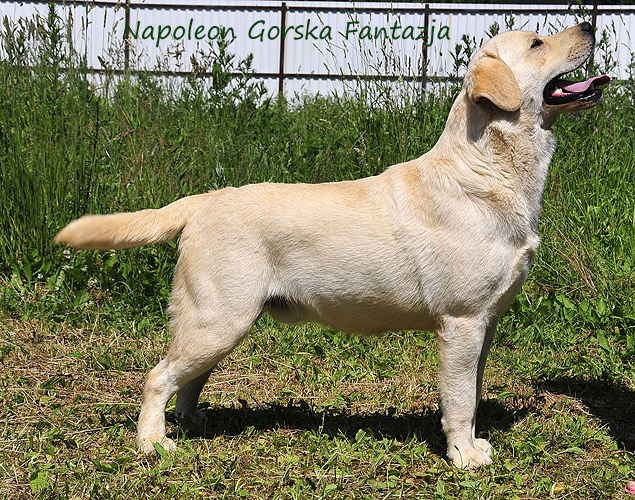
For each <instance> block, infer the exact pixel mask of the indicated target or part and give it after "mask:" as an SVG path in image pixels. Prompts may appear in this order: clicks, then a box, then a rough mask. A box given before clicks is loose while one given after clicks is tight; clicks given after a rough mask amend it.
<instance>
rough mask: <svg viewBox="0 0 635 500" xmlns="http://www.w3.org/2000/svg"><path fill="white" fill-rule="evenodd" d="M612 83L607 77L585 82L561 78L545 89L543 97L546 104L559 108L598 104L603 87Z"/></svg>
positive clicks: (551, 82)
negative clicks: (572, 103)
mask: <svg viewBox="0 0 635 500" xmlns="http://www.w3.org/2000/svg"><path fill="white" fill-rule="evenodd" d="M610 81H611V78H610V77H609V76H607V75H601V76H594V77H592V78H589V79H588V80H586V81H584V82H572V81H569V80H563V79H561V78H560V76H558V77H556V78H554V79H553V80H551V81H550V82H549V83H548V84H547V86H546V87H545V90H544V93H543V96H544V99H545V103H547V104H548V105H550V106H559V105H561V104H568V103H570V102H574V101H577V102H580V103H588V102H596V101H598V100H599V99H600V98H601V97H602V89H601V88H600V87H601V86H602V85H605V84H607V83H608V82H610Z"/></svg>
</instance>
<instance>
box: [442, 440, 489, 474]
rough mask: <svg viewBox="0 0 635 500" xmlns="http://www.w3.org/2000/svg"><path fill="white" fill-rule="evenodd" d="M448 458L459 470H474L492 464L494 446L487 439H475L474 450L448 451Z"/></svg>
mask: <svg viewBox="0 0 635 500" xmlns="http://www.w3.org/2000/svg"><path fill="white" fill-rule="evenodd" d="M448 458H449V459H450V460H452V463H453V464H454V466H455V467H458V468H459V469H473V468H475V467H479V466H481V465H487V464H491V463H492V445H491V444H489V442H487V440H485V439H475V440H474V447H473V448H464V449H458V448H456V447H455V448H453V449H451V450H448Z"/></svg>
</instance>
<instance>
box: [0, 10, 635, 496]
mask: <svg viewBox="0 0 635 500" xmlns="http://www.w3.org/2000/svg"><path fill="white" fill-rule="evenodd" d="M6 33H11V36H9V35H7V34H6ZM6 33H5V39H4V41H3V44H4V45H3V47H4V48H5V50H6V52H7V54H8V57H7V59H5V60H3V61H2V62H0V83H1V85H0V169H1V175H2V183H0V202H1V203H0V207H1V209H0V249H1V250H0V251H1V252H2V259H1V260H0V498H7V499H9V498H11V499H14V498H43V499H48V498H91V499H92V498H166V499H167V498H197V497H201V498H210V497H217V498H297V499H304V498H334V499H338V498H341V499H348V498H373V499H374V498H396V497H397V498H398V497H402V498H426V499H427V498H447V499H450V498H464V499H471V498H473V499H477V498H519V499H520V498H567V499H570V498H580V499H590V498H626V495H625V494H624V493H623V490H624V485H625V483H626V481H627V480H634V479H635V456H634V454H633V451H634V448H635V435H634V433H635V427H634V425H633V412H634V410H633V409H634V408H635V362H634V357H635V310H634V304H635V293H634V287H635V251H634V250H633V249H634V248H635V194H634V193H635V189H634V188H635V182H634V178H633V176H634V172H635V152H634V151H633V148H634V144H635V131H634V129H633V125H632V117H633V116H634V114H635V99H634V96H635V94H634V93H633V82H630V83H629V84H626V85H622V84H613V85H611V86H610V87H609V89H608V90H607V92H606V101H605V103H604V104H603V105H601V106H599V107H597V108H595V109H593V110H591V111H588V112H585V113H583V114H580V115H575V116H563V117H561V119H560V120H559V122H558V123H557V125H556V135H557V137H558V141H559V142H558V150H557V153H556V155H555V157H554V161H553V164H552V168H551V171H550V176H549V180H548V184H547V189H546V192H545V199H544V210H543V215H542V218H541V223H540V228H539V233H540V235H541V237H542V244H541V247H540V250H539V253H538V256H537V258H536V261H535V264H534V267H533V269H532V271H531V274H530V278H529V280H528V282H527V283H526V285H525V286H524V288H523V290H522V292H521V294H520V295H519V297H518V298H517V300H516V301H515V303H514V305H513V306H512V308H511V310H510V312H509V313H508V314H507V315H506V316H505V317H504V318H503V319H502V320H501V324H500V328H499V333H498V335H497V338H496V341H495V345H494V348H493V351H492V354H491V356H490V360H489V364H488V368H487V371H486V376H485V388H484V401H483V403H482V404H481V407H480V408H479V429H478V430H479V433H480V434H481V435H483V436H485V437H487V438H488V439H489V440H490V441H491V442H492V444H493V445H494V447H495V449H496V450H497V454H496V456H495V460H494V464H492V465H491V466H487V467H483V468H481V469H479V470H477V471H472V472H465V471H458V470H456V469H454V468H452V467H451V466H449V465H448V463H447V462H446V460H445V458H444V446H445V443H444V438H443V433H442V431H441V425H440V414H439V409H438V395H437V389H436V352H435V341H434V336H433V335H432V334H431V333H428V332H411V333H398V334H390V335H386V336H383V337H379V338H371V339H366V340H361V339H358V338H355V337H347V336H345V335H342V334H339V333H336V332H332V331H330V330H328V329H325V328H322V327H320V326H318V325H314V324H311V323H308V324H302V325H298V326H282V325H278V324H275V323H274V322H273V321H271V320H270V319H268V318H262V319H261V320H260V321H259V323H258V324H257V325H256V327H255V328H254V330H253V332H252V335H251V337H250V338H249V339H248V340H247V341H245V342H244V343H243V344H242V345H241V346H240V347H239V348H238V350H237V351H236V352H235V353H234V354H233V355H232V356H230V357H229V358H228V359H227V360H226V361H224V362H223V363H222V365H221V366H220V367H219V368H218V370H217V371H216V372H215V373H214V374H213V375H212V378H211V380H210V383H209V384H208V385H207V386H206V388H205V390H204V393H203V395H202V398H201V401H202V402H203V403H202V408H203V409H204V411H205V413H206V416H207V423H206V427H205V429H204V430H203V431H202V432H198V433H197V432H194V431H188V430H187V429H185V428H180V427H178V426H176V425H175V424H172V423H171V424H170V426H169V428H170V432H171V433H172V434H173V435H175V436H176V437H177V438H178V443H179V451H178V453H176V454H174V455H170V456H166V455H164V454H159V455H158V456H156V457H146V456H143V455H140V454H138V453H137V452H136V451H135V449H134V439H135V432H136V419H137V417H138V412H139V406H140V401H141V388H142V384H143V380H144V378H145V374H146V373H147V371H148V370H149V369H150V368H151V367H152V366H153V365H154V364H155V363H156V362H157V361H158V360H159V359H160V358H161V356H162V354H163V353H164V352H165V348H166V345H167V342H168V340H169V332H168V328H167V323H168V318H167V315H166V313H165V308H166V306H167V298H168V294H169V288H170V279H171V276H172V270H173V266H174V263H175V260H176V243H169V244H163V245H157V246H154V247H148V248H141V249H134V250H128V251H118V252H77V251H74V250H68V249H63V248H55V247H53V246H52V244H51V240H52V237H53V235H54V234H55V232H56V231H57V230H59V229H60V228H61V227H62V226H63V225H64V224H66V223H67V222H69V221H70V220H71V219H73V218H75V217H77V216H79V215H81V214H83V213H86V212H112V211H121V210H133V209H137V208H141V207H158V206H161V205H164V204H166V203H168V202H171V201H173V200H175V199H177V198H179V197H181V196H184V195H187V194H192V193H198V192H203V191H206V190H209V189H215V188H219V187H222V186H227V185H235V186H237V185H242V184H246V183H250V182H259V181H284V182H298V181H303V182H321V181H330V180H339V179H351V178H359V177H363V176H366V175H372V174H375V173H378V172H381V171H382V170H384V169H385V168H386V167H387V166H389V165H391V164H394V163H397V162H400V161H403V160H406V159H409V158H413V157H415V156H419V155H420V154H422V153H423V152H425V151H426V150H427V149H429V148H430V147H431V146H432V144H434V142H435V140H436V138H437V137H438V135H439V134H440V132H441V130H442V128H443V125H444V121H445V118H446V116H447V111H448V109H449V106H450V104H451V91H450V92H448V94H447V95H443V96H442V97H441V98H439V97H434V98H433V97H428V98H421V99H418V100H416V99H413V100H412V101H410V102H405V103H403V102H401V103H396V102H394V101H391V100H390V99H388V98H387V99H385V100H384V101H383V102H382V103H381V106H379V105H377V104H372V103H369V101H368V100H367V99H365V98H364V96H362V95H358V96H349V97H346V98H339V99H336V98H328V99H327V98H321V97H315V98H305V99H302V100H300V101H297V102H292V103H289V102H286V101H285V100H284V99H280V100H278V101H266V100H265V101H261V100H260V99H259V89H258V88H257V86H254V85H253V84H252V82H251V81H250V80H248V79H247V80H243V81H240V82H238V83H237V84H235V86H234V87H230V85H229V83H228V82H227V80H226V79H224V77H223V71H227V70H228V69H230V66H231V65H232V64H233V65H237V64H239V63H240V64H243V65H247V64H248V61H243V62H237V61H230V60H228V59H227V57H226V55H225V56H222V50H223V49H222V48H220V49H218V50H219V51H220V52H221V54H220V55H221V56H222V57H218V58H217V59H215V61H216V62H214V61H212V62H211V63H210V64H212V65H213V64H217V68H216V69H217V71H218V78H217V79H216V80H215V87H214V91H213V92H211V93H207V92H205V91H204V90H202V89H201V86H200V83H201V82H198V81H196V79H193V80H192V81H191V82H190V85H188V86H186V87H185V88H184V89H182V90H180V91H176V90H175V89H169V88H167V89H166V88H162V87H160V86H158V85H157V84H156V83H155V82H153V81H152V80H150V79H145V78H142V79H140V80H137V81H135V80H134V79H126V80H124V81H122V82H115V81H107V82H106V84H105V87H104V88H102V89H99V90H94V89H91V87H90V85H89V84H88V83H87V82H86V78H85V71H84V66H83V65H82V62H81V60H80V59H78V58H77V56H76V55H75V54H69V53H67V52H65V51H64V50H63V47H65V44H64V43H63V33H62V32H61V31H59V29H58V28H57V27H56V22H55V20H54V19H53V18H50V19H48V20H44V21H43V22H42V23H40V25H39V27H38V30H37V34H36V35H33V36H35V37H36V39H35V43H32V44H30V45H28V46H29V47H32V48H31V49H28V50H27V44H26V40H22V39H21V38H20V33H21V31H20V30H19V29H13V30H7V31H6ZM23 34H24V37H25V38H26V37H27V33H26V32H23ZM217 55H218V54H217ZM223 60H225V63H222V61H223ZM218 61H220V63H219V62H218ZM23 64H27V65H28V66H30V69H26V68H24V67H23V66H20V65H23ZM65 67H70V68H75V69H72V70H70V71H63V70H62V68H65ZM106 95H108V96H109V97H108V98H106V97H104V96H106ZM233 96H238V99H234V98H233ZM373 102H374V101H373Z"/></svg>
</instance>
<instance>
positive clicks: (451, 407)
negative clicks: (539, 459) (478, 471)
mask: <svg viewBox="0 0 635 500" xmlns="http://www.w3.org/2000/svg"><path fill="white" fill-rule="evenodd" d="M487 330H488V329H486V325H485V322H483V321H482V320H480V319H479V318H457V317H446V318H444V320H443V323H442V328H441V330H440V331H439V333H438V335H437V340H438V344H439V387H440V390H441V411H442V413H443V417H442V419H441V422H442V424H443V430H444V431H445V435H446V438H447V445H448V448H447V454H448V458H450V460H452V462H453V463H454V465H455V466H457V467H460V468H470V467H477V466H479V465H484V464H489V463H491V462H492V460H491V446H489V443H488V442H487V441H486V440H484V439H475V435H474V423H475V420H476V408H477V406H478V398H479V397H480V382H481V381H482V371H481V370H482V368H484V366H485V358H486V357H487V351H488V350H489V345H486V344H488V343H489V342H491V339H489V338H487V335H488V334H489V333H490V332H489V331H487ZM492 333H493V330H492Z"/></svg>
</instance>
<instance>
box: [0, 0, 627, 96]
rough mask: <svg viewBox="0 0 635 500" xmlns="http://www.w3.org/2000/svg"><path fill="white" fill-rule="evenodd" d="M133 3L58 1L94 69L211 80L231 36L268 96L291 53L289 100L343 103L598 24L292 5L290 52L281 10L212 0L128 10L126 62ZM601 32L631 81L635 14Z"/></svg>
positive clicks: (611, 64) (462, 10) (610, 55)
mask: <svg viewBox="0 0 635 500" xmlns="http://www.w3.org/2000/svg"><path fill="white" fill-rule="evenodd" d="M125 3H126V2H125V1H122V2H115V1H114V0H103V1H95V2H90V1H89V2H81V1H76V2H68V3H67V4H62V3H57V2H56V11H57V13H58V15H59V16H60V17H61V18H62V19H63V20H64V22H66V23H68V22H69V19H72V28H71V29H72V37H73V44H74V46H75V48H76V50H78V52H80V53H81V54H85V55H86V57H87V61H88V64H89V66H90V67H91V68H94V69H96V70H103V69H105V68H107V69H115V70H123V69H124V68H125V67H126V64H128V67H129V68H130V69H135V70H146V71H160V72H166V73H170V72H176V73H179V74H181V75H184V74H186V73H188V72H190V71H191V70H192V68H193V66H192V60H193V59H192V58H194V60H195V61H196V62H197V63H198V64H199V65H201V66H202V68H203V69H209V67H210V65H211V61H212V57H213V53H214V51H215V50H216V46H217V43H218V40H219V39H220V38H221V35H222V34H225V36H226V38H227V39H230V38H231V39H232V40H233V41H232V42H231V43H230V45H229V49H228V50H229V52H230V53H233V54H235V61H239V60H242V59H244V58H245V57H247V55H248V54H253V70H254V71H255V72H256V74H257V75H258V78H260V79H262V81H263V82H265V84H266V86H267V88H268V90H269V91H270V92H271V93H275V92H277V90H278V88H279V84H280V81H281V80H282V79H281V78H280V69H281V64H280V55H281V52H282V51H283V53H284V60H283V67H284V75H283V80H284V90H285V91H286V92H287V93H289V94H294V93H304V92H310V93H315V92H321V93H329V92H331V91H338V92H339V91H342V90H343V89H346V88H347V87H351V86H352V87H355V86H358V85H361V84H363V83H362V82H361V81H360V80H359V78H358V77H363V76H364V75H373V76H376V77H377V76H378V77H382V78H384V80H385V77H387V76H392V77H404V78H405V80H406V81H409V82H410V84H413V85H420V84H421V82H422V75H424V73H425V76H426V77H427V78H428V79H429V78H431V77H449V76H462V75H463V73H464V70H465V67H464V65H461V64H457V63H456V61H457V60H460V59H461V58H463V59H465V60H467V56H466V55H465V54H464V52H463V50H464V47H465V43H464V39H467V40H469V41H470V44H471V45H472V46H473V47H478V46H479V45H480V44H481V43H482V42H483V41H484V40H485V39H486V38H487V37H488V36H489V35H488V32H489V31H490V29H491V27H492V26H493V25H495V24H496V25H498V27H499V29H500V30H501V31H505V30H506V29H509V28H512V27H513V28H514V29H528V30H533V31H538V32H540V33H542V34H550V33H553V32H556V31H559V30H561V29H562V28H565V27H567V26H571V25H573V24H575V23H577V22H580V21H581V20H583V19H584V20H589V21H590V20H591V11H590V10H587V11H586V12H585V13H580V12H579V11H572V10H567V7H566V6H565V5H550V6H541V5H526V4H523V5H520V4H519V5H504V6H492V5H479V4H437V3H431V4H429V9H428V13H427V15H426V10H425V9H426V6H425V4H412V3H392V4H389V3H368V2H367V3H351V2H305V1H289V2H286V4H285V5H286V9H287V12H286V14H285V15H284V22H285V26H284V28H285V29H284V32H285V33H286V37H284V42H283V41H282V38H283V34H282V24H281V23H282V19H283V14H282V5H283V4H282V2H280V1H272V0H262V1H257V0H214V3H213V5H211V4H210V2H209V1H208V0H186V1H183V2H179V1H177V0H145V1H139V0H132V1H131V2H130V4H131V7H130V11H129V14H128V21H129V25H128V26H129V33H130V34H131V37H130V42H129V50H128V51H126V42H125V40H124V34H125V29H126V8H125ZM48 4H49V2H45V1H42V2H40V1H34V2H10V1H1V0H0V13H1V15H2V16H3V17H4V16H7V17H8V18H10V19H12V20H14V21H16V20H17V19H19V18H27V19H31V18H33V16H35V15H39V16H41V17H44V18H45V17H46V14H47V10H48ZM426 20H427V32H424V27H426ZM596 24H597V27H598V38H600V37H601V36H602V33H604V35H605V36H606V42H604V43H601V44H599V48H598V51H597V52H596V55H595V60H596V62H597V63H599V64H600V65H601V67H604V68H606V69H607V70H608V71H609V72H610V74H611V75H612V76H614V77H617V78H620V79H627V78H628V77H629V74H630V73H629V65H630V67H631V68H632V63H633V40H632V39H631V37H630V34H633V36H635V31H634V30H635V9H633V8H632V7H631V8H629V7H617V6H599V7H598V10H597V18H596ZM424 37H427V38H424ZM281 45H284V47H282V48H281ZM457 47H461V49H460V50H459V49H457ZM426 60H427V64H425V62H426ZM631 71H632V70H631ZM336 75H339V76H341V77H343V78H340V79H338V78H335V77H334V76H336ZM394 80H396V78H393V79H391V80H385V81H394ZM395 85H396V88H397V87H399V84H398V83H395Z"/></svg>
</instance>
